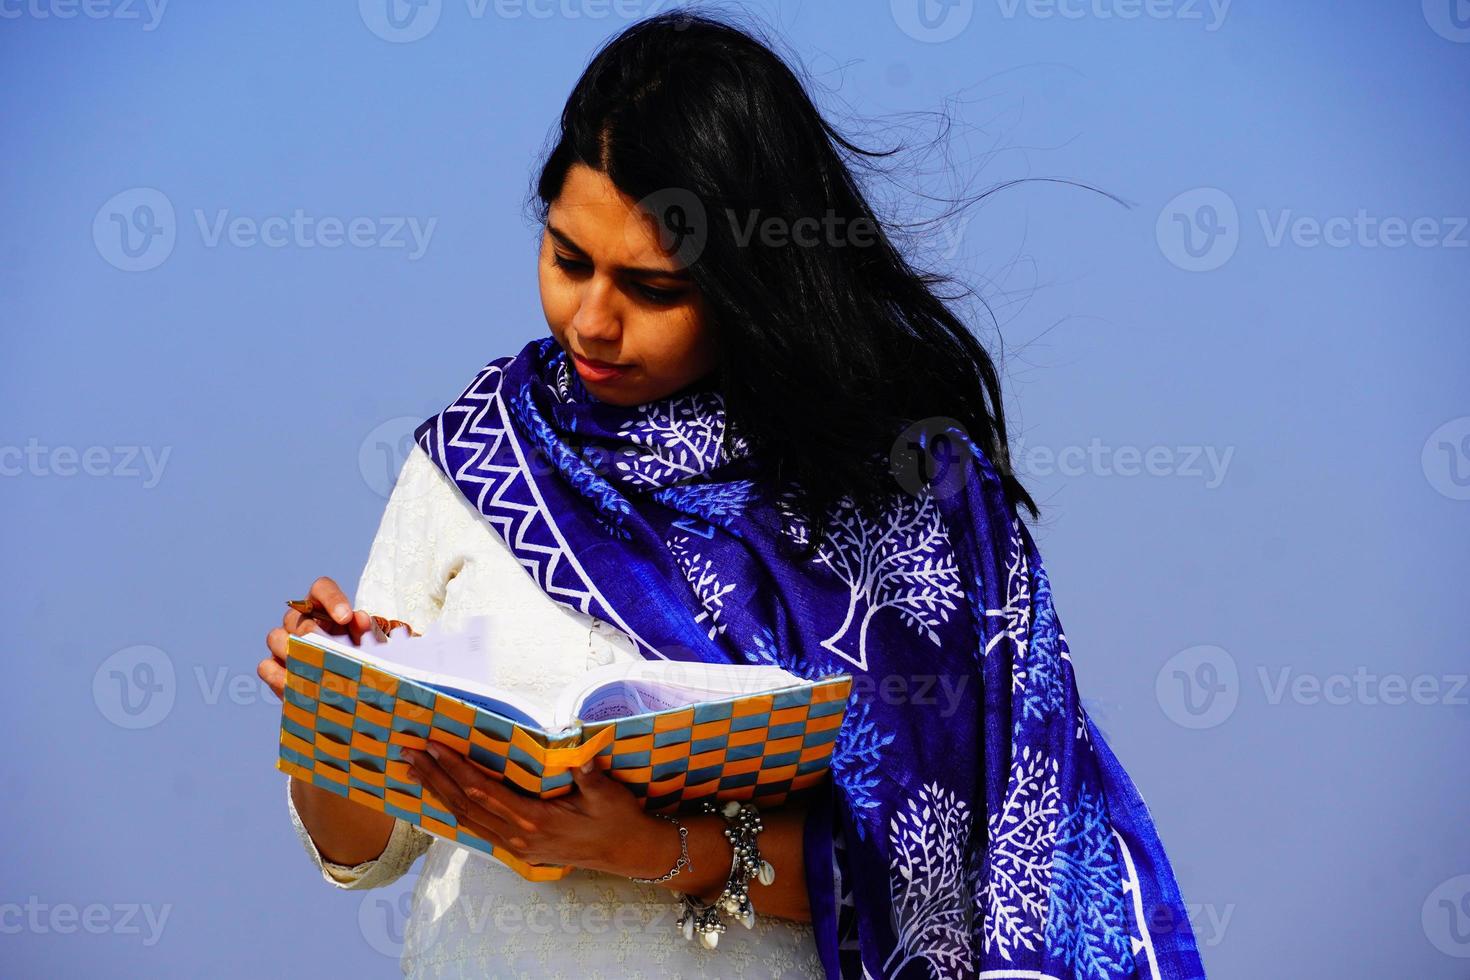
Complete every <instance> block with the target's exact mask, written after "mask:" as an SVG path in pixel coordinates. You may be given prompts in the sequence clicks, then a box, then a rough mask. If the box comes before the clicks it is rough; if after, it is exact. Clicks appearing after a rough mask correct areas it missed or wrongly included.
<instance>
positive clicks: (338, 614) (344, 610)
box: [332, 602, 352, 623]
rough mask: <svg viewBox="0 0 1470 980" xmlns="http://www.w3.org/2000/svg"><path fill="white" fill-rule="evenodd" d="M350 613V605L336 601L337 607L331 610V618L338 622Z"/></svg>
mask: <svg viewBox="0 0 1470 980" xmlns="http://www.w3.org/2000/svg"><path fill="white" fill-rule="evenodd" d="M351 615H352V607H351V606H349V605H348V604H347V603H345V602H341V603H338V604H337V608H336V609H333V610H332V618H333V619H335V620H336V621H337V622H339V623H340V622H342V621H343V620H345V619H346V618H347V617H348V616H351Z"/></svg>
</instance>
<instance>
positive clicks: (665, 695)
mask: <svg viewBox="0 0 1470 980" xmlns="http://www.w3.org/2000/svg"><path fill="white" fill-rule="evenodd" d="M806 683H808V681H806V680H805V679H804V678H801V677H798V676H797V675H795V674H792V673H790V672H788V671H785V670H782V669H781V668H779V667H771V666H752V665H749V664H707V663H691V662H687V661H676V660H650V661H645V662H641V663H616V664H608V665H607V666H605V667H598V668H596V669H594V670H590V671H588V672H587V678H586V681H585V682H584V683H583V684H582V685H580V686H579V687H576V688H569V689H568V690H567V691H564V692H563V693H562V696H561V698H560V699H559V700H558V703H557V710H556V723H557V724H559V725H561V724H567V723H569V722H570V721H571V719H572V718H573V717H578V718H581V719H582V721H583V722H593V721H606V720H608V719H610V718H626V717H628V716H630V715H641V714H645V713H647V712H651V711H667V710H669V709H671V708H682V707H684V706H686V705H690V704H698V703H700V702H701V701H724V700H727V699H729V698H733V697H739V696H741V695H745V694H760V693H762V692H765V691H774V690H778V689H780V688H784V687H793V686H796V685H800V684H806Z"/></svg>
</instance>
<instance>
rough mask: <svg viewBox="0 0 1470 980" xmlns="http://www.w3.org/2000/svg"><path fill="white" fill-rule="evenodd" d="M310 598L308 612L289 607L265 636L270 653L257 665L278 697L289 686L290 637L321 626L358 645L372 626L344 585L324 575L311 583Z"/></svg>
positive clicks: (370, 618) (327, 631)
mask: <svg viewBox="0 0 1470 980" xmlns="http://www.w3.org/2000/svg"><path fill="white" fill-rule="evenodd" d="M307 598H308V599H309V600H310V601H311V605H312V613H311V614H310V615H306V614H304V613H299V612H297V611H296V610H295V609H287V610H286V615H284V616H282V617H281V625H280V626H277V627H276V628H275V629H273V630H271V631H270V632H269V633H267V634H266V636H265V645H266V647H268V648H269V649H270V652H271V655H270V656H269V657H266V658H265V659H264V660H262V661H261V662H260V663H259V664H257V665H256V668H255V672H256V674H258V675H259V676H260V679H261V680H263V681H265V683H266V685H267V686H269V687H270V689H271V690H272V691H274V692H275V695H276V697H278V698H279V697H281V696H282V693H281V692H282V691H284V690H285V687H286V640H287V638H288V637H291V636H301V635H303V634H305V633H310V632H312V631H313V630H319V631H321V632H324V633H330V634H332V635H334V636H344V635H345V636H347V637H349V638H350V639H351V640H352V642H353V644H354V645H356V644H358V643H360V642H361V641H362V636H363V634H364V633H368V632H370V631H371V630H372V628H373V620H372V617H371V616H370V615H369V614H367V613H365V612H363V611H362V610H360V609H358V610H354V609H353V608H352V603H350V602H348V601H347V596H346V595H345V594H343V592H342V589H341V588H340V587H338V585H337V583H336V582H334V581H333V580H332V579H329V578H327V577H326V576H325V575H324V576H322V577H321V578H319V579H317V580H316V581H315V582H313V583H312V585H311V593H310V594H309V595H308V597H307Z"/></svg>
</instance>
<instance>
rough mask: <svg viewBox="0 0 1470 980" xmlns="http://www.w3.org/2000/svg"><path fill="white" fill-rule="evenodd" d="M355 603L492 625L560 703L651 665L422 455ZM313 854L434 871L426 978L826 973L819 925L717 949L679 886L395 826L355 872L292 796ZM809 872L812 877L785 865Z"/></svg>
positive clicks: (387, 520) (427, 907)
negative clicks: (557, 585) (518, 553)
mask: <svg viewBox="0 0 1470 980" xmlns="http://www.w3.org/2000/svg"><path fill="white" fill-rule="evenodd" d="M354 605H355V606H356V608H359V609H366V610H367V611H369V612H371V613H375V614H377V615H380V616H388V617H390V618H393V619H401V620H403V621H405V622H407V623H410V624H412V625H413V626H414V627H415V628H420V629H421V628H422V627H424V626H427V625H429V624H430V623H435V622H442V623H443V624H445V625H446V626H448V627H449V628H458V627H460V626H462V625H464V621H465V620H466V619H467V618H468V617H471V616H488V617H490V629H491V630H492V633H491V635H492V636H495V637H497V638H498V639H497V640H496V644H497V650H513V651H515V657H513V658H504V659H505V660H506V661H507V663H506V665H505V666H504V667H502V668H501V670H500V672H499V674H498V675H497V676H494V677H493V683H495V684H496V685H497V686H501V687H504V688H506V689H508V690H514V691H522V692H525V693H527V694H532V695H535V696H538V697H540V698H541V699H543V700H547V701H550V700H554V695H555V693H556V692H557V691H558V690H560V689H561V688H562V687H563V686H564V685H566V684H568V683H569V682H571V681H573V680H574V679H575V678H576V677H577V676H578V675H579V674H581V673H582V672H584V671H586V670H588V669H590V668H592V667H597V666H600V665H603V664H607V663H612V662H614V661H620V660H641V659H642V658H641V657H640V656H639V654H638V652H637V650H636V647H635V645H634V643H633V641H632V640H631V639H630V638H629V637H628V636H627V635H626V634H625V633H623V632H622V631H621V630H618V629H617V628H616V627H614V626H612V625H611V624H608V623H604V622H602V621H601V620H599V619H597V618H596V617H593V616H587V615H584V614H582V613H580V612H578V611H576V610H573V609H568V608H567V607H565V606H562V605H560V604H558V603H556V602H553V601H552V599H551V598H550V597H549V596H547V595H546V593H545V592H543V591H542V590H541V588H540V587H539V586H538V585H537V584H536V583H535V581H534V580H533V579H532V578H531V576H530V575H529V574H528V572H527V571H526V570H525V569H524V568H522V567H521V565H520V563H519V562H518V561H517V560H516V557H515V555H514V553H513V552H512V551H511V550H510V548H509V547H507V546H506V544H505V542H504V540H503V539H502V538H501V537H500V535H499V533H498V532H497V531H496V530H495V529H494V528H492V527H491V526H490V525H489V523H488V522H487V521H486V520H485V519H484V517H483V516H482V515H481V514H480V512H479V511H478V510H476V509H475V507H474V505H473V504H471V503H470V502H469V501H468V500H467V499H465V497H464V495H463V494H461V493H460V491H459V489H458V488H457V487H456V486H455V485H454V483H453V481H451V480H450V479H449V478H448V477H447V476H445V475H444V473H443V472H442V471H441V470H440V469H439V468H438V467H437V466H435V465H434V463H433V461H432V460H431V459H430V458H429V457H428V455H427V454H426V453H424V451H423V450H422V449H420V448H419V447H417V446H415V447H414V449H413V451H412V453H411V454H410V456H409V458H408V459H407V461H406V462H405V463H404V466H403V470H402V472H401V473H400V475H399V478H398V482H397V484H396V485H395V486H394V489H393V493H392V496H391V497H390V499H389V501H388V505H387V507H386V509H385V510H384V513H383V519H382V523H381V525H380V526H379V528H378V533H377V536H376V537H375V538H374V540H373V545H372V549H371V552H370V553H369V556H368V561H367V565H366V567H365V568H364V569H363V573H362V578H361V581H360V583H359V585H358V589H357V595H356V600H355V603H354ZM289 785H290V780H289V778H288V780H287V794H286V797H287V806H288V809H289V810H290V814H291V820H292V822H293V823H294V825H295V827H296V831H297V833H298V834H299V835H300V837H301V841H302V844H303V845H304V846H305V847H306V851H307V853H308V854H309V855H310V856H311V858H312V860H314V861H315V862H316V864H317V866H318V867H319V868H320V869H321V873H322V876H323V878H325V879H326V881H328V882H329V883H330V884H332V885H335V886H336V887H338V888H351V889H366V888H377V887H380V886H382V885H387V884H389V883H391V882H394V881H396V880H398V879H399V878H400V877H402V876H403V875H404V874H405V873H406V872H408V871H409V869H410V868H411V867H412V866H413V864H414V862H415V861H416V860H417V859H418V858H419V856H420V855H424V863H423V867H422V869H421V870H420V871H419V877H418V881H417V884H416V886H415V888H414V893H413V905H412V909H411V911H410V914H409V917H408V922H407V924H406V927H405V931H404V935H403V955H402V964H401V965H402V967H403V972H404V973H405V974H406V975H409V976H419V977H459V976H473V977H536V978H550V977H575V978H578V980H586V978H596V977H690V978H692V977H761V978H765V977H821V976H822V975H823V974H822V970H821V964H820V961H819V959H818V957H817V952H816V944H815V941H814V939H813V936H812V930H811V926H810V925H808V924H806V923H799V922H793V921H791V920H787V919H777V918H773V917H770V916H762V915H760V909H759V908H757V909H756V913H757V915H756V925H755V928H754V929H752V930H746V929H745V928H744V927H743V926H740V925H739V924H736V923H734V922H733V921H732V923H731V926H730V929H729V930H728V931H727V932H726V933H725V934H724V935H722V936H721V937H720V945H719V947H718V948H717V949H715V950H713V951H711V950H706V949H704V948H703V947H701V946H700V945H699V943H698V942H690V941H688V940H686V939H685V938H684V937H683V935H682V934H681V933H680V932H679V930H678V929H677V928H676V926H675V924H674V923H675V920H676V918H677V911H678V904H677V899H676V898H675V896H674V895H673V893H672V892H670V891H668V890H666V889H663V888H659V887H657V886H655V885H641V884H638V883H636V882H633V881H629V880H628V879H626V878H622V877H619V876H616V875H609V874H604V873H601V872H596V871H588V870H585V869H578V870H577V871H574V872H573V873H572V874H570V875H568V876H567V877H566V878H563V879H562V880H560V881H551V882H529V881H526V880H525V879H524V878H522V877H521V876H520V875H518V874H516V873H515V872H514V871H512V870H511V869H510V868H508V867H506V866H505V865H504V864H502V863H500V862H499V861H497V860H495V859H494V858H491V857H489V856H486V855H483V854H480V853H479V852H476V851H473V850H470V849H469V848H465V847H461V846H459V845H457V844H453V843H450V842H449V841H445V840H441V839H439V838H436V837H433V836H432V835H430V834H427V833H425V832H424V831H422V830H420V829H419V828H417V827H415V826H413V825H412V824H410V823H408V822H406V821H404V820H398V821H396V822H395V823H394V826H393V834H392V836H391V837H390V838H389V840H388V844H387V846H386V847H385V848H384V850H383V853H382V854H381V855H380V856H379V857H378V858H377V860H375V861H369V862H366V863H364V864H360V865H357V866H356V867H344V866H342V865H336V864H331V863H330V862H326V861H324V860H323V859H322V857H321V855H320V853H318V851H317V849H316V846H315V844H314V843H313V842H312V840H311V837H310V835H309V834H308V833H307V831H306V828H305V827H304V826H303V825H302V823H301V818H300V817H299V816H298V815H297V813H296V809H295V806H294V804H293V803H292V802H291V794H290V790H289ZM782 871H783V873H785V874H800V873H801V870H800V869H795V868H789V869H782Z"/></svg>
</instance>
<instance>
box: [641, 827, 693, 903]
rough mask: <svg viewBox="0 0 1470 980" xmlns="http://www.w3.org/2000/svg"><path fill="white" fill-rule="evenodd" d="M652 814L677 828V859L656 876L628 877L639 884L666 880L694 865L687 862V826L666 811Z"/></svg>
mask: <svg viewBox="0 0 1470 980" xmlns="http://www.w3.org/2000/svg"><path fill="white" fill-rule="evenodd" d="M654 816H655V817H663V818H664V819H665V820H667V821H669V823H671V824H673V825H674V826H675V827H678V828H679V859H678V860H677V861H675V862H674V866H673V867H672V868H670V869H669V870H668V871H665V872H664V873H663V874H661V875H659V876H658V877H657V878H632V877H630V878H629V879H628V880H629V881H636V882H638V883H639V884H641V885H656V884H658V883H659V882H661V881H668V880H669V879H670V878H672V877H674V875H676V874H678V873H679V872H680V871H682V870H683V869H685V868H693V867H694V865H692V864H690V863H689V828H688V827H686V826H684V825H683V824H682V823H680V822H679V821H678V820H677V819H675V818H674V817H671V816H669V815H668V814H667V813H655V814H654Z"/></svg>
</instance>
